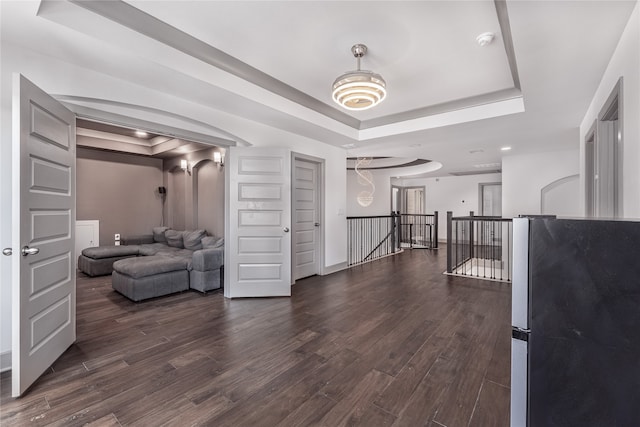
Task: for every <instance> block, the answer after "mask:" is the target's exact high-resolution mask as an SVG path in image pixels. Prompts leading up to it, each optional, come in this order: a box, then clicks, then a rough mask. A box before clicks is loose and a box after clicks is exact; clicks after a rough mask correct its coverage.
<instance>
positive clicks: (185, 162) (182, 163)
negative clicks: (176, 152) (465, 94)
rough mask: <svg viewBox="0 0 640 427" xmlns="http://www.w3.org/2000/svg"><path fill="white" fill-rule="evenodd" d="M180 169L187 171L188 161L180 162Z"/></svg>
mask: <svg viewBox="0 0 640 427" xmlns="http://www.w3.org/2000/svg"><path fill="white" fill-rule="evenodd" d="M180 169H182V170H187V161H186V160H180Z"/></svg>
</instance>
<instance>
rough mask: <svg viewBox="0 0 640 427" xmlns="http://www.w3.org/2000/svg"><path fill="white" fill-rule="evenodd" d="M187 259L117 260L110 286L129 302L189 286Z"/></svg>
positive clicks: (166, 293) (157, 257)
mask: <svg viewBox="0 0 640 427" xmlns="http://www.w3.org/2000/svg"><path fill="white" fill-rule="evenodd" d="M188 264H189V262H188V260H186V259H181V258H170V257H163V256H145V257H138V258H128V259H123V260H120V261H116V262H115V263H114V264H113V273H112V274H111V286H113V289H115V290H116V291H118V292H120V293H121V294H122V295H124V296H125V297H127V298H129V299H130V300H132V301H142V300H145V299H149V298H155V297H159V296H162V295H168V294H172V293H175V292H181V291H186V290H187V289H189V272H188V271H187V265H188Z"/></svg>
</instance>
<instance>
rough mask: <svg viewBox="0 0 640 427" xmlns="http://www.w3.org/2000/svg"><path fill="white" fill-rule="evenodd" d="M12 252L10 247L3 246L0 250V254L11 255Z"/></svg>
mask: <svg viewBox="0 0 640 427" xmlns="http://www.w3.org/2000/svg"><path fill="white" fill-rule="evenodd" d="M12 254H13V249H11V248H4V249H3V250H2V255H6V256H11V255H12Z"/></svg>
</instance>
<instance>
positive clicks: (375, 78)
mask: <svg viewBox="0 0 640 427" xmlns="http://www.w3.org/2000/svg"><path fill="white" fill-rule="evenodd" d="M386 87H387V84H386V82H385V81H384V79H383V78H382V76H381V75H380V74H376V73H374V72H371V71H360V70H358V71H350V72H348V73H345V74H343V75H341V76H340V77H338V78H337V79H336V80H335V82H334V83H333V93H332V98H333V100H334V101H335V102H337V103H338V104H340V105H341V106H342V107H344V108H346V109H347V110H366V109H368V108H371V107H374V106H375V105H377V104H379V103H380V102H382V101H383V100H384V98H385V97H386V96H387V89H386Z"/></svg>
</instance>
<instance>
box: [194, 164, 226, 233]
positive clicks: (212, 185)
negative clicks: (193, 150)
mask: <svg viewBox="0 0 640 427" xmlns="http://www.w3.org/2000/svg"><path fill="white" fill-rule="evenodd" d="M194 175H195V177H196V180H195V186H196V191H195V192H194V194H197V203H196V204H197V209H196V216H195V223H196V227H195V228H204V229H205V230H207V232H208V233H209V234H211V235H214V236H224V173H223V172H222V170H221V169H220V168H219V167H218V165H216V164H215V163H214V162H213V161H211V160H207V161H203V162H201V163H199V164H198V166H197V168H196V169H195V170H194Z"/></svg>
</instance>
